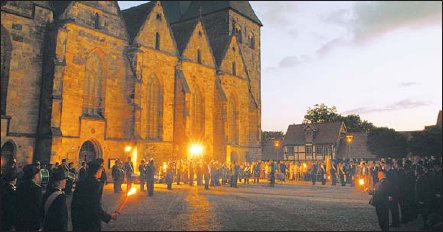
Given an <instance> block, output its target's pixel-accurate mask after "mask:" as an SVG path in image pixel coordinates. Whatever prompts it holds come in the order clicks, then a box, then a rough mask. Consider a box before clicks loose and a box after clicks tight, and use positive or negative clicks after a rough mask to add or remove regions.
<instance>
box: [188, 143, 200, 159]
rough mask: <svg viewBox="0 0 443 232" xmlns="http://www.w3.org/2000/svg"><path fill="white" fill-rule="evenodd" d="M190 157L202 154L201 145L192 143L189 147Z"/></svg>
mask: <svg viewBox="0 0 443 232" xmlns="http://www.w3.org/2000/svg"><path fill="white" fill-rule="evenodd" d="M189 152H190V153H191V158H198V157H200V156H201V155H202V154H203V146H202V145H200V144H192V145H191V147H190V148H189Z"/></svg>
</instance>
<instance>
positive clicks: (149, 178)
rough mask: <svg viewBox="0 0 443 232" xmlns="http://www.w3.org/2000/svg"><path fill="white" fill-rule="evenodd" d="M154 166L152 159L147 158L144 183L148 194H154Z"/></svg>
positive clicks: (150, 195)
mask: <svg viewBox="0 0 443 232" xmlns="http://www.w3.org/2000/svg"><path fill="white" fill-rule="evenodd" d="M154 175H155V166H154V159H153V158H151V159H150V160H149V163H148V166H147V167H146V184H147V185H148V196H149V197H152V196H154V182H155V178H154Z"/></svg>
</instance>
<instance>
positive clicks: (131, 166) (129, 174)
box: [123, 156, 134, 192]
mask: <svg viewBox="0 0 443 232" xmlns="http://www.w3.org/2000/svg"><path fill="white" fill-rule="evenodd" d="M123 169H124V170H125V174H126V191H127V192H129V189H131V187H132V174H133V173H134V164H133V163H132V161H131V157H130V156H128V160H127V161H126V162H125V165H124V168H123Z"/></svg>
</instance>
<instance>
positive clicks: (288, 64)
mask: <svg viewBox="0 0 443 232" xmlns="http://www.w3.org/2000/svg"><path fill="white" fill-rule="evenodd" d="M308 60H309V57H307V56H300V57H299V56H287V57H285V58H283V60H281V61H280V64H279V65H278V66H279V68H293V67H296V66H298V65H300V64H302V63H304V62H306V61H308Z"/></svg>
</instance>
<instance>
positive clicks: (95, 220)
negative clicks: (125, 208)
mask: <svg viewBox="0 0 443 232" xmlns="http://www.w3.org/2000/svg"><path fill="white" fill-rule="evenodd" d="M103 171H104V169H103V163H101V162H100V161H99V160H93V161H91V162H89V164H88V175H87V178H86V179H85V180H82V181H79V182H78V183H77V188H76V189H75V191H74V194H73V197H72V205H71V215H72V226H73V230H74V231H92V230H98V231H100V230H101V221H104V222H106V223H108V222H109V221H110V220H111V219H112V220H116V219H117V215H118V214H117V213H112V214H108V213H106V212H105V211H104V210H103V208H102V206H101V191H102V183H101V181H100V177H101V176H102V172H103Z"/></svg>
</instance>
